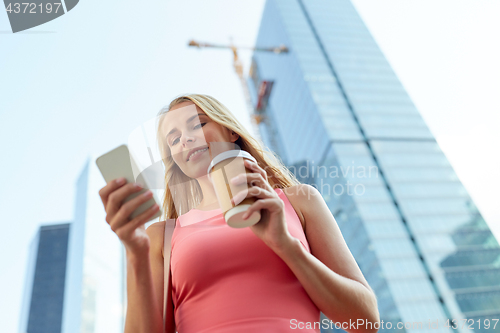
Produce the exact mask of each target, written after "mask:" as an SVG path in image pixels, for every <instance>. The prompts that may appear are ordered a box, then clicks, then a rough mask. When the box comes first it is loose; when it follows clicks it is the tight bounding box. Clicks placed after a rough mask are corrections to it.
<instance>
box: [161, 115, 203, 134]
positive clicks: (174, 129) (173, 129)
mask: <svg viewBox="0 0 500 333" xmlns="http://www.w3.org/2000/svg"><path fill="white" fill-rule="evenodd" d="M197 116H206V114H203V113H198V114H195V115H194V116H192V117H189V118H188V120H186V124H188V123H189V122H190V121H191V120H193V119H194V118H196V117H197ZM176 130H177V128H175V127H174V128H172V129H171V130H170V132H168V134H167V135H165V137H166V138H168V136H169V135H170V134H172V133H173V132H175V131H176Z"/></svg>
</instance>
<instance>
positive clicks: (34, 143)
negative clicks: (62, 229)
mask: <svg viewBox="0 0 500 333" xmlns="http://www.w3.org/2000/svg"><path fill="white" fill-rule="evenodd" d="M353 3H354V5H355V7H356V8H357V9H358V11H359V13H360V15H361V17H362V18H363V19H364V20H365V23H366V24H367V26H368V28H369V29H370V31H371V32H372V34H373V36H374V38H375V40H376V41H377V43H378V44H379V46H380V47H381V49H382V52H383V53H384V54H385V55H386V57H387V58H388V60H389V63H390V64H391V65H392V66H393V69H394V71H395V72H396V74H397V76H398V77H399V79H400V80H401V82H402V84H403V86H404V87H405V88H406V89H407V91H408V93H409V95H410V97H411V98H412V100H413V102H414V103H415V105H416V106H417V108H418V109H419V110H420V112H421V114H422V116H423V118H424V120H425V121H426V123H427V124H428V126H429V128H430V130H431V132H432V133H433V134H434V135H435V137H436V139H437V141H438V144H439V145H440V146H441V148H442V150H443V151H444V153H445V155H446V156H447V158H448V159H449V160H450V162H451V164H452V166H453V167H454V169H455V171H456V172H457V174H458V177H459V178H460V180H461V181H462V183H463V184H464V185H465V187H466V188H467V189H468V191H469V194H470V195H471V197H472V198H473V200H474V201H475V203H476V205H477V206H478V208H479V210H480V212H481V213H482V214H483V216H484V217H485V219H486V221H487V223H488V224H489V225H490V227H491V228H492V231H493V232H494V233H495V235H496V236H497V238H498V239H500V207H499V205H498V199H499V198H500V196H499V195H498V194H497V189H498V188H500V176H499V172H498V171H499V170H500V159H499V157H498V145H499V143H500V131H498V128H499V125H500V112H499V111H500V94H499V93H498V92H499V91H500V62H498V59H500V43H498V42H497V41H498V35H497V32H498V31H500V21H498V20H497V18H498V17H499V16H500V15H499V14H500V2H499V1H496V0H474V1H473V0H467V1H466V0H433V1H428V0H419V1H418V2H417V1H400V0H376V1H374V0H353ZM263 5H264V1H263V0H238V1H231V0H182V1H180V0H176V1H173V0H170V1H164V0H163V1H159V0H152V1H150V2H148V3H147V5H142V6H140V5H138V3H137V2H133V1H125V0H122V1H117V0H108V1H104V2H103V1H99V2H98V1H96V0H85V1H80V3H79V4H78V5H77V6H76V7H75V8H74V9H73V10H72V11H70V12H69V13H68V14H66V15H63V16H61V17H60V18H58V19H56V20H54V21H51V22H48V23H46V24H44V25H41V26H39V27H35V28H33V29H30V30H27V31H25V32H20V33H16V34H12V33H11V30H10V25H9V22H8V18H7V14H6V13H5V12H2V11H0V125H1V131H0V142H1V144H0V153H1V155H2V157H3V158H2V162H3V163H1V166H0V171H1V172H2V175H3V178H2V182H1V186H0V211H1V212H2V214H3V218H2V220H1V222H0V223H1V224H0V226H1V232H0V244H1V249H2V251H0V295H2V296H1V297H0V322H1V324H0V327H1V330H2V331H3V332H17V327H18V321H19V312H20V308H21V297H22V288H23V284H24V279H25V270H26V265H27V258H28V248H29V244H30V242H31V240H32V239H33V237H34V236H35V233H36V230H37V228H38V227H39V226H40V225H44V224H52V223H63V222H67V221H71V220H72V218H73V208H74V200H75V183H76V179H77V177H78V175H79V174H80V172H81V171H82V168H83V166H84V162H85V161H86V160H87V158H88V157H89V156H90V154H97V155H99V154H102V153H104V152H107V151H109V150H111V149H112V148H114V147H116V146H118V145H120V144H123V143H126V142H127V139H128V136H129V134H130V133H131V131H133V130H134V129H135V128H136V127H137V126H138V125H139V124H141V123H142V122H144V121H147V120H149V119H151V118H152V117H154V116H155V115H156V113H157V112H158V111H159V110H160V109H161V108H162V107H163V106H165V105H167V104H168V103H169V102H170V101H171V100H172V99H173V98H174V97H176V96H177V95H180V94H182V93H194V92H195V93H203V94H209V95H212V96H214V97H216V98H217V99H219V100H220V101H221V102H222V103H224V104H225V105H226V106H227V107H228V108H229V109H230V110H232V111H233V112H234V114H235V115H236V116H237V117H238V118H239V119H240V120H241V121H242V122H244V123H248V115H247V110H246V107H245V103H244V97H243V93H242V90H241V86H240V83H239V81H238V79H237V76H236V74H235V73H234V70H233V68H232V54H231V52H230V51H228V50H219V49H212V50H208V49H204V50H198V49H194V48H190V47H188V46H187V43H188V41H189V40H190V39H193V38H194V39H197V40H199V41H204V42H212V43H219V44H228V43H229V42H230V38H231V37H232V38H233V42H234V43H235V44H237V45H241V46H252V45H253V44H254V43H255V39H256V36H257V31H258V26H259V23H260V17H261V14H262V9H263ZM250 56H251V53H250V52H249V51H241V57H242V60H243V63H244V66H245V71H247V70H248V68H249V59H250ZM249 130H251V128H250V129H249Z"/></svg>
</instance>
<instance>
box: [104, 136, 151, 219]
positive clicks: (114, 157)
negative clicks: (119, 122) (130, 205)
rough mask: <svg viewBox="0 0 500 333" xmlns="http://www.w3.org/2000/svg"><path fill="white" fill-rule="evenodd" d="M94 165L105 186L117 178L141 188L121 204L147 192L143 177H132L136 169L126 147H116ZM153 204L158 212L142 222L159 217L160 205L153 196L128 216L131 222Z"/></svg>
mask: <svg viewBox="0 0 500 333" xmlns="http://www.w3.org/2000/svg"><path fill="white" fill-rule="evenodd" d="M96 164H97V167H98V168H99V171H100V172H101V174H102V176H103V177H104V180H105V181H106V183H107V184H109V183H110V182H112V181H114V180H115V179H117V178H121V177H124V178H125V179H126V181H127V183H138V184H140V185H141V186H142V189H141V190H140V191H135V192H134V193H132V194H130V195H128V196H127V197H126V198H125V199H124V200H123V204H125V203H126V202H128V201H130V200H132V199H134V198H135V197H137V196H139V195H141V194H142V193H144V192H146V191H148V190H149V184H148V183H147V181H146V179H145V178H144V177H142V176H141V175H139V176H138V177H137V179H135V177H134V172H133V170H134V169H133V168H135V169H137V164H136V162H135V160H134V158H133V157H132V155H131V154H130V152H129V149H128V147H127V145H121V146H118V147H117V148H115V149H113V150H111V151H109V152H107V153H105V154H103V155H101V156H100V157H98V158H97V159H96ZM155 203H156V204H157V205H158V207H159V209H158V211H157V212H156V214H154V215H153V216H151V217H149V218H148V220H147V221H144V223H145V222H148V221H150V220H152V219H154V218H157V217H159V216H160V215H161V205H160V204H159V203H158V202H157V199H156V198H155V196H154V195H153V196H151V198H150V199H149V200H147V201H145V202H143V203H142V204H141V205H140V206H139V207H138V208H136V209H135V210H134V211H133V212H132V213H131V214H130V215H129V218H130V219H131V220H132V219H134V218H135V217H137V216H139V215H140V214H142V213H144V212H145V211H147V210H148V209H149V208H151V207H152V206H153V205H154V204H155Z"/></svg>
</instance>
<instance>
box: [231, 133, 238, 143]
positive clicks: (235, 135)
mask: <svg viewBox="0 0 500 333" xmlns="http://www.w3.org/2000/svg"><path fill="white" fill-rule="evenodd" d="M230 132H231V134H230V135H231V142H235V141H236V140H238V138H239V137H240V136H239V135H238V134H237V133H236V132H234V131H230Z"/></svg>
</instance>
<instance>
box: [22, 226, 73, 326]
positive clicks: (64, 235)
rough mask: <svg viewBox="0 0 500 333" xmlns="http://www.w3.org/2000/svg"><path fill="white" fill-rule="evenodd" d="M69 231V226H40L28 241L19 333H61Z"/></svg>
mask: <svg viewBox="0 0 500 333" xmlns="http://www.w3.org/2000/svg"><path fill="white" fill-rule="evenodd" d="M69 230H70V224H69V223H63V224H54V225H44V226H41V227H40V228H39V229H38V231H37V233H36V235H35V237H34V238H33V240H32V242H31V245H30V251H29V258H28V268H27V270H26V272H27V274H26V276H25V287H24V295H23V302H22V308H21V317H20V318H21V322H20V325H19V332H20V333H58V332H61V324H62V313H63V300H64V285H65V283H64V282H65V278H66V257H67V253H68V235H69Z"/></svg>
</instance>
